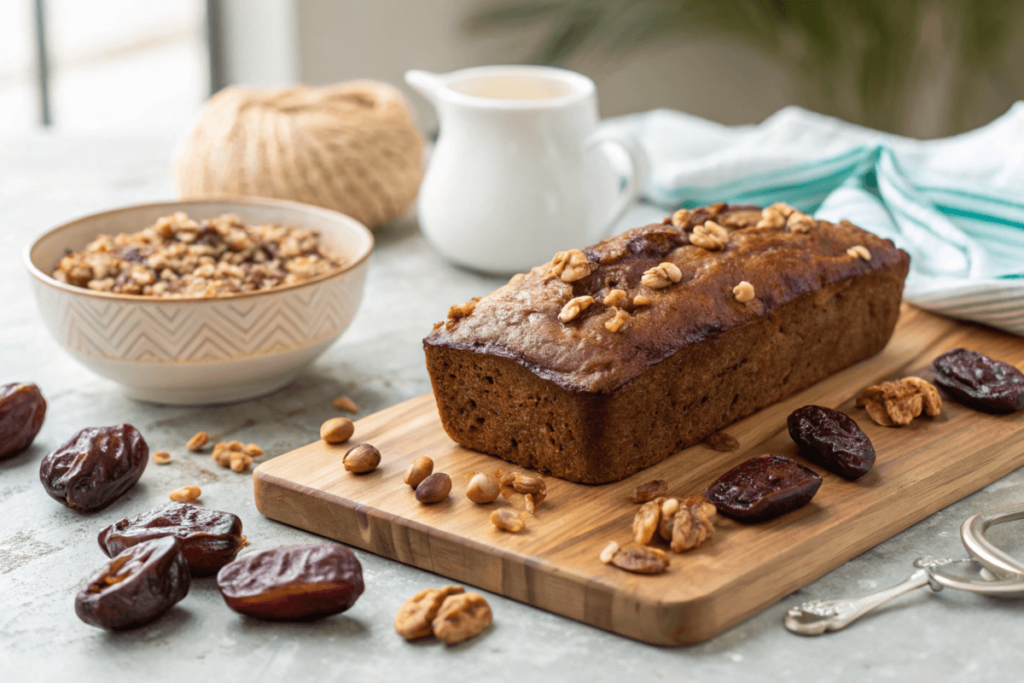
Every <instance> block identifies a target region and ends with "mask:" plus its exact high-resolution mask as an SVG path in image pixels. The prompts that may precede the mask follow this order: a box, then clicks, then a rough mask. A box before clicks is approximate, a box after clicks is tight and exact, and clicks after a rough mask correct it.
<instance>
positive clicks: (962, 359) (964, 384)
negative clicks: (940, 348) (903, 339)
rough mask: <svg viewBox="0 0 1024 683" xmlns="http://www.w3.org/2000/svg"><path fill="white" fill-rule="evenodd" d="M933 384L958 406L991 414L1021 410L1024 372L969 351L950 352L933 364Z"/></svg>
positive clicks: (1023, 403)
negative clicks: (949, 396) (959, 404)
mask: <svg viewBox="0 0 1024 683" xmlns="http://www.w3.org/2000/svg"><path fill="white" fill-rule="evenodd" d="M932 367H934V368H935V383H936V384H938V385H939V386H940V387H942V388H943V389H945V390H946V391H948V392H949V394H950V395H951V396H952V397H953V398H955V399H956V400H957V401H959V402H960V403H963V404H964V405H965V406H970V407H971V408H977V409H978V410H984V411H986V412H992V413H1015V412H1017V411H1018V410H1021V409H1024V373H1022V372H1021V371H1020V370H1018V369H1017V368H1015V367H1013V366H1012V365H1010V364H1009V363H1004V362H1003V361H999V360H993V359H992V358H989V357H988V356H986V355H984V354H981V353H978V352H977V351H971V350H970V349H953V350H952V351H947V352H946V353H944V354H942V355H941V356H939V357H938V358H936V359H935V360H934V361H932Z"/></svg>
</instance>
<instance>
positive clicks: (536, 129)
mask: <svg viewBox="0 0 1024 683" xmlns="http://www.w3.org/2000/svg"><path fill="white" fill-rule="evenodd" d="M405 80H406V82H407V83H408V84H409V85H410V86H412V87H413V88H415V89H416V90H417V91H419V92H420V93H422V94H423V96H424V97H426V98H427V99H428V100H429V101H430V102H431V103H432V104H433V105H434V107H435V109H436V110H437V114H438V119H439V121H440V124H441V134H440V138H439V139H438V141H437V146H436V147H435V149H434V151H433V155H432V157H431V160H430V165H429V167H428V168H427V172H426V175H425V176H424V178H423V183H422V185H421V186H420V194H419V200H418V204H417V209H418V214H419V222H420V227H421V228H422V230H423V233H424V234H425V235H426V236H427V239H428V240H429V241H430V242H431V244H433V245H434V247H436V248H437V249H438V251H440V252H441V254H442V255H443V256H445V257H446V258H447V259H449V260H451V261H453V262H455V263H458V264H460V265H463V266H466V267H469V268H473V269H475V270H481V271H486V272H491V273H512V272H522V271H526V270H528V269H529V268H531V267H532V266H536V265H539V264H541V263H543V262H545V261H548V260H550V259H551V257H552V256H554V255H555V253H556V252H558V251H561V250H563V249H570V248H579V247H583V246H586V245H588V244H591V243H593V242H595V241H597V240H599V239H601V238H602V237H604V236H605V235H606V233H607V232H608V231H609V228H610V226H611V225H612V224H613V223H614V222H615V220H616V219H617V218H619V216H621V215H622V213H623V211H625V209H626V207H627V206H628V205H629V203H630V202H631V201H632V200H633V199H635V198H636V195H637V193H638V191H639V189H640V188H641V187H642V183H643V179H644V178H645V177H646V174H647V159H646V157H645V156H644V153H643V150H642V149H641V148H640V146H639V145H638V144H636V143H634V142H633V141H631V140H629V139H624V138H619V137H612V136H610V135H607V134H604V133H601V132H598V131H597V121H598V114H597V97H596V95H595V88H594V82H593V81H591V80H590V79H589V78H587V77H586V76H583V75H581V74H578V73H575V72H573V71H567V70H565V69H556V68H551V67H542V66H485V67H476V68H472V69H463V70H461V71H454V72H452V73H449V74H444V75H439V74H431V73H427V72H425V71H408V72H406V74H405ZM611 147H617V148H618V149H619V150H621V151H620V152H618V153H619V154H622V153H625V156H626V157H628V158H629V159H630V160H631V164H630V166H631V168H630V170H629V172H628V173H627V175H626V178H625V179H624V180H623V178H622V177H621V176H620V175H619V173H617V172H615V171H614V170H613V166H612V164H611V163H610V161H609V158H608V153H609V152H610V151H612V150H611V149H609V148H611Z"/></svg>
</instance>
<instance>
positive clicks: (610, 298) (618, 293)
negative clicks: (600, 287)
mask: <svg viewBox="0 0 1024 683" xmlns="http://www.w3.org/2000/svg"><path fill="white" fill-rule="evenodd" d="M626 298H627V297H626V293H625V292H624V291H622V290H621V289H613V290H612V291H610V292H608V293H607V294H605V296H604V302H603V303H604V305H605V306H608V307H612V306H621V305H622V302H624V301H625V300H626Z"/></svg>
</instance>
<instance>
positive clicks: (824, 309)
mask: <svg viewBox="0 0 1024 683" xmlns="http://www.w3.org/2000/svg"><path fill="white" fill-rule="evenodd" d="M909 265H910V257H909V256H908V255H907V254H906V253H905V252H904V251H902V250H900V249H897V248H896V247H895V245H894V244H893V243H892V242H891V241H889V240H885V239H881V238H879V237H877V236H875V235H873V234H871V233H869V232H866V231H864V230H861V229H860V228H858V227H856V226H855V225H853V224H851V223H849V222H847V221H843V222H842V223H839V224H833V223H829V222H827V221H819V220H815V219H813V218H811V217H810V216H807V215H806V214H803V213H801V212H799V211H796V210H794V209H793V208H792V207H789V206H787V205H785V204H775V205H773V206H771V207H769V208H767V209H764V210H762V209H761V208H759V207H754V206H728V205H725V204H715V205H712V206H706V207H702V208H699V209H694V210H685V209H683V210H680V211H677V212H676V213H675V215H673V216H672V217H671V218H670V219H665V221H664V222H663V223H661V224H654V225H648V226H646V227H642V228H636V229H633V230H629V231H627V232H625V233H623V234H621V235H618V236H616V237H612V238H609V239H606V240H603V241H602V242H599V243H598V244H596V245H594V246H592V247H588V248H587V249H583V250H570V251H566V252H560V253H559V254H557V255H556V256H555V258H554V259H553V260H552V261H551V262H550V263H546V264H544V265H542V266H538V267H536V268H534V269H532V270H531V271H530V272H529V273H528V274H525V275H523V274H520V275H516V276H515V277H513V278H512V279H511V281H509V283H508V284H507V285H505V286H504V287H502V288H500V289H498V290H497V291H494V292H492V293H491V294H488V295H487V296H485V297H483V298H480V299H473V300H472V301H469V302H467V303H465V304H461V305H456V306H452V307H451V309H450V310H449V311H448V318H447V320H445V321H444V322H442V323H438V324H437V325H436V326H435V327H434V330H433V331H432V332H431V333H430V335H429V336H427V338H426V339H424V341H423V345H424V349H425V351H426V357H427V369H428V371H429V372H430V379H431V383H432V385H433V388H434V395H435V397H436V399H437V406H438V410H439V412H440V415H441V421H442V423H443V424H444V428H445V431H447V433H448V434H449V435H450V436H451V438H452V439H454V440H455V441H456V442H458V443H459V444H461V445H463V446H465V447H467V448H472V449H474V450H477V451H482V452H484V453H489V454H491V455H495V456H498V457H501V458H504V459H505V460H508V461H511V462H514V463H516V464H518V465H521V466H523V467H529V468H533V469H536V470H539V471H541V472H547V473H550V474H552V475H554V476H556V477H560V478H563V479H568V480H571V481H578V482H585V483H590V484H598V483H604V482H610V481H616V480H619V479H623V478H625V477H627V476H629V475H631V474H633V473H634V472H637V471H638V470H640V469H643V468H645V467H649V466H651V465H653V464H655V463H657V462H660V461H661V460H664V459H665V458H667V457H668V456H669V455H672V454H673V453H675V452H676V451H679V450H681V449H683V448H685V447H687V446H691V445H693V444H696V443H698V442H700V441H702V440H703V439H705V438H706V437H707V436H709V435H710V434H712V433H713V432H715V431H717V430H719V429H721V428H723V427H725V426H727V425H729V424H730V423H732V422H734V421H735V420H737V419H739V418H741V417H744V416H746V415H749V414H750V413H753V412H754V411H756V410H758V409H760V408H763V407H764V406H767V405H769V404H771V403H774V402H776V401H778V400H780V399H782V398H784V397H786V396H788V395H790V394H792V393H794V392H796V391H799V390H801V389H803V388H805V387H807V386H809V385H811V384H813V383H814V382H817V381H818V380H820V379H822V378H823V377H826V376H827V375H830V374H832V373H834V372H837V371H838V370H842V369H843V368H846V367H848V366H850V365H852V364H854V363H856V362H857V361H859V360H861V359H863V358H866V357H868V356H871V355H873V354H875V353H877V352H879V351H880V350H881V349H882V348H883V347H884V346H885V344H886V343H887V342H888V340H889V337H890V336H891V335H892V331H893V328H894V327H895V325H896V319H897V317H898V316H899V308H900V299H901V296H902V292H903V281H904V279H905V278H906V275H907V269H908V267H909ZM680 466H684V467H685V463H682V462H681V463H680Z"/></svg>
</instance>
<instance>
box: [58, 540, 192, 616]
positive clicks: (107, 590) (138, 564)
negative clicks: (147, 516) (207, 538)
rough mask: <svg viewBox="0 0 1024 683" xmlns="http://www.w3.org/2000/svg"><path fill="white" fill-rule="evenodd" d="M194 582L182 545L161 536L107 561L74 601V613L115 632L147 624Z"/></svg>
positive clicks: (169, 606) (181, 595)
mask: <svg viewBox="0 0 1024 683" xmlns="http://www.w3.org/2000/svg"><path fill="white" fill-rule="evenodd" d="M190 585H191V578H190V577H189V572H188V562H186V561H185V556H184V555H183V554H182V552H181V545H180V544H179V543H178V542H177V541H176V540H175V539H173V538H158V539H154V540H152V541H146V542H145V543H140V544H138V545H136V546H132V547H131V548H128V549H127V550H125V551H124V552H123V553H120V554H118V555H117V556H116V557H114V558H113V559H112V560H110V561H109V562H107V563H106V564H105V565H103V567H102V568H101V569H100V570H99V571H97V572H96V573H95V574H93V575H92V577H91V578H90V579H89V583H88V584H87V585H86V587H85V588H83V589H82V591H81V592H80V593H79V594H78V595H77V596H76V597H75V613H76V614H77V615H78V617H79V618H80V619H81V620H82V621H84V622H85V623H87V624H90V625H92V626H97V627H99V628H105V629H109V630H112V631H119V630H122V629H129V628H136V627H138V626H143V625H145V624H148V623H149V622H151V621H153V620H154V619H156V618H158V617H160V616H161V615H162V614H164V613H165V612H167V610H169V609H171V607H173V606H174V605H175V604H176V603H177V602H178V601H180V600H181V599H182V598H184V597H185V596H186V595H188V589H189V586H190Z"/></svg>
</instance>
